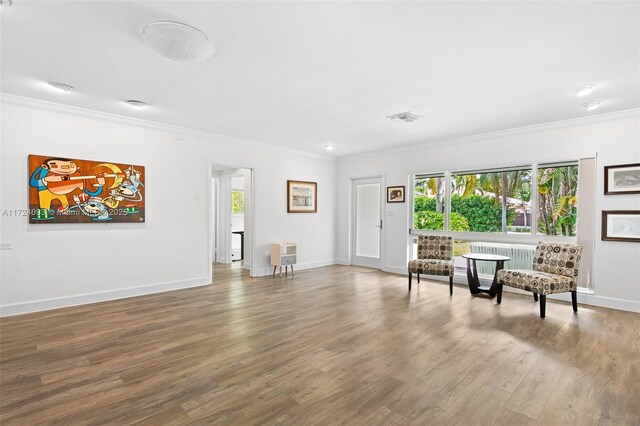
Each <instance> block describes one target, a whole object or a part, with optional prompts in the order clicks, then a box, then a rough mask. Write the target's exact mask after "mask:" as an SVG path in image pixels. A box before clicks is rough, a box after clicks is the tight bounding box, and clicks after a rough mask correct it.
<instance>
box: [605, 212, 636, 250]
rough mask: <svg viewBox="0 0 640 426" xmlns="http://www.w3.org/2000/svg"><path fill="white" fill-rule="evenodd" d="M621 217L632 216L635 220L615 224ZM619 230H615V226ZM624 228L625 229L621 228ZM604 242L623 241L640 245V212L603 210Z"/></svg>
mask: <svg viewBox="0 0 640 426" xmlns="http://www.w3.org/2000/svg"><path fill="white" fill-rule="evenodd" d="M621 216H631V217H632V218H633V220H631V222H630V223H629V222H627V223H619V224H616V223H614V220H615V219H616V218H617V219H618V221H620V220H621V218H620V217H621ZM616 225H617V226H618V230H617V231H616V230H615V226H616ZM620 226H623V229H620V228H619V227H620ZM625 226H626V227H627V229H624V227H625ZM601 238H602V241H621V242H627V243H640V210H602V231H601Z"/></svg>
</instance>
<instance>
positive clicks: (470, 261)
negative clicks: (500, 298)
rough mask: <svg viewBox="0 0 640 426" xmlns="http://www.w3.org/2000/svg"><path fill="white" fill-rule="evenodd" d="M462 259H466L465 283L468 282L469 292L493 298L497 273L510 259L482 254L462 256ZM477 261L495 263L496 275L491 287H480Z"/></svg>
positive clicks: (495, 291)
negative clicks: (484, 294) (485, 294)
mask: <svg viewBox="0 0 640 426" xmlns="http://www.w3.org/2000/svg"><path fill="white" fill-rule="evenodd" d="M462 257H464V258H465V259H467V281H468V282H469V291H470V292H471V294H478V293H487V294H488V295H489V296H491V297H495V295H496V294H497V292H498V271H499V270H500V269H502V268H504V262H506V261H507V260H511V258H510V257H507V256H500V255H497V254H484V253H469V254H463V255H462ZM477 261H481V262H496V273H495V274H494V275H493V282H492V283H491V287H487V286H483V285H480V279H479V278H478V269H477V267H476V262H477Z"/></svg>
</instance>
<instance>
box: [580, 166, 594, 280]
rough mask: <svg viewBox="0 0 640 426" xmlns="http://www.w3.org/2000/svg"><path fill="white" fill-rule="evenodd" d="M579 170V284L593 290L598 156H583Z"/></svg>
mask: <svg viewBox="0 0 640 426" xmlns="http://www.w3.org/2000/svg"><path fill="white" fill-rule="evenodd" d="M578 167H579V169H578V170H579V172H578V221H577V228H578V232H577V234H578V235H577V237H578V244H580V245H581V246H582V258H581V261H580V273H579V275H578V286H579V287H582V288H585V289H588V290H593V252H594V245H595V237H596V158H595V157H592V158H583V159H581V160H580V163H579V166H578Z"/></svg>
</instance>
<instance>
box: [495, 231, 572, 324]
mask: <svg viewBox="0 0 640 426" xmlns="http://www.w3.org/2000/svg"><path fill="white" fill-rule="evenodd" d="M581 253H582V246H579V245H575V244H558V243H543V242H540V243H538V247H537V248H536V253H535V255H534V256H533V270H532V271H529V270H519V269H503V270H500V271H498V295H497V296H498V300H497V301H498V303H501V302H502V286H505V285H507V286H509V287H514V288H519V289H522V290H526V291H531V292H533V298H534V299H535V300H536V301H537V300H538V296H540V318H544V316H545V304H546V299H547V295H548V294H553V293H563V292H569V291H570V292H571V301H572V302H573V312H578V299H577V297H578V294H577V291H576V288H577V278H578V268H579V266H580V254H581Z"/></svg>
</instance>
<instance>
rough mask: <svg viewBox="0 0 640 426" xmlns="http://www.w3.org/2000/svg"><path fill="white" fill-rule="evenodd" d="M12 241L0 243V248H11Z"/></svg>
mask: <svg viewBox="0 0 640 426" xmlns="http://www.w3.org/2000/svg"><path fill="white" fill-rule="evenodd" d="M12 248H13V243H0V250H11V249H12Z"/></svg>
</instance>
